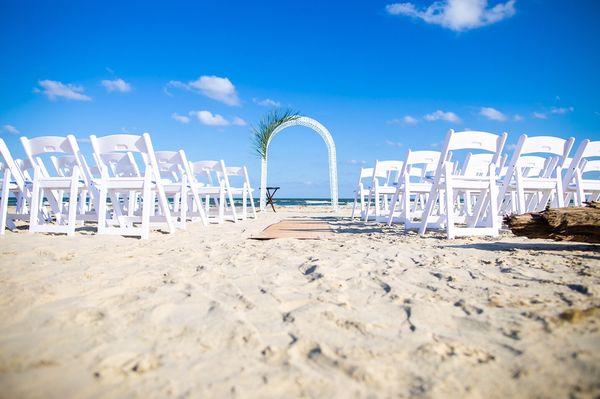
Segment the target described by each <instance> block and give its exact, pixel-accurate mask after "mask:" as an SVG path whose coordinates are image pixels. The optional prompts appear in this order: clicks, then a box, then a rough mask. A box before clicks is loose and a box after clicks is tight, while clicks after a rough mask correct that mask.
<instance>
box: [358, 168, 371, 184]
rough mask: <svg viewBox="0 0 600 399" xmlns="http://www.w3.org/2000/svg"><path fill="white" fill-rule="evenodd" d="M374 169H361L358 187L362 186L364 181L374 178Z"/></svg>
mask: <svg viewBox="0 0 600 399" xmlns="http://www.w3.org/2000/svg"><path fill="white" fill-rule="evenodd" d="M373 170H374V168H360V173H359V175H358V183H356V184H357V186H358V185H360V184H361V183H362V182H363V180H364V179H370V178H372V177H373Z"/></svg>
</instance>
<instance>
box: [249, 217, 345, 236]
mask: <svg viewBox="0 0 600 399" xmlns="http://www.w3.org/2000/svg"><path fill="white" fill-rule="evenodd" d="M334 234H335V233H334V231H333V230H332V229H331V226H330V225H329V223H327V222H323V221H320V220H311V219H304V220H303V219H284V220H282V221H281V222H279V223H275V224H272V225H270V226H268V227H267V228H266V229H264V230H263V231H261V232H260V233H259V234H257V235H253V236H251V237H250V238H252V239H254V240H272V239H275V238H296V239H299V240H321V239H326V238H333V236H334Z"/></svg>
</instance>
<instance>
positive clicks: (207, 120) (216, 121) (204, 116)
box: [190, 111, 229, 126]
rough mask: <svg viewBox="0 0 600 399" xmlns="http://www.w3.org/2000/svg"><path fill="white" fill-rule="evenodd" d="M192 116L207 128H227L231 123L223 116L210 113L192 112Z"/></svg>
mask: <svg viewBox="0 0 600 399" xmlns="http://www.w3.org/2000/svg"><path fill="white" fill-rule="evenodd" d="M190 115H191V116H195V117H196V118H198V120H199V121H200V123H202V124H203V125H207V126H227V125H229V121H228V120H227V119H225V118H224V117H223V116H222V115H219V114H213V113H212V112H210V111H190Z"/></svg>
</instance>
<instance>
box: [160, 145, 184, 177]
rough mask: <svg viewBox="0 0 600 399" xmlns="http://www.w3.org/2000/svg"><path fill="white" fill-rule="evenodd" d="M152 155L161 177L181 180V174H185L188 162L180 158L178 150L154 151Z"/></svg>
mask: <svg viewBox="0 0 600 399" xmlns="http://www.w3.org/2000/svg"><path fill="white" fill-rule="evenodd" d="M154 155H155V156H156V162H158V170H159V172H160V174H161V177H162V178H163V179H169V180H172V181H181V178H182V176H183V175H184V174H185V175H187V172H188V171H187V169H189V164H187V161H186V160H185V158H182V156H181V152H180V151H155V152H154ZM186 165H187V166H186Z"/></svg>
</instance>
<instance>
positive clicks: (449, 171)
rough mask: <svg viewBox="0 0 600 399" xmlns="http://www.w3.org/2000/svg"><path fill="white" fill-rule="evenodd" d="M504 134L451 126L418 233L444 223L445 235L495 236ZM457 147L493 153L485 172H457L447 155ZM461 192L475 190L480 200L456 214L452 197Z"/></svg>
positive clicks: (497, 222)
mask: <svg viewBox="0 0 600 399" xmlns="http://www.w3.org/2000/svg"><path fill="white" fill-rule="evenodd" d="M506 137H507V134H506V133H503V134H502V135H496V134H492V133H487V132H478V131H464V132H454V130H452V129H450V131H448V134H447V135H446V140H445V142H444V146H443V150H442V151H441V154H440V159H439V163H438V166H437V168H436V172H435V175H434V176H435V177H434V179H433V184H432V187H431V190H430V192H429V196H428V198H427V203H426V205H425V210H424V211H423V215H422V220H421V223H420V226H419V234H420V235H424V234H425V232H426V231H427V228H429V227H433V228H443V227H445V229H446V234H447V237H448V238H454V237H456V236H477V235H486V236H493V237H495V236H497V235H498V231H499V229H500V218H499V216H498V206H497V199H498V186H497V178H498V177H497V171H498V168H499V166H500V162H501V153H502V149H503V148H504V143H505V142H506ZM459 150H478V151H484V152H488V153H492V154H493V156H492V160H491V162H490V163H489V165H488V173H487V174H486V175H485V176H464V175H461V174H460V173H457V169H456V168H455V165H454V163H453V162H450V161H447V159H448V155H449V153H450V152H451V151H452V152H454V151H459ZM459 170H460V168H459ZM464 192H477V195H478V196H479V200H478V201H477V204H476V205H475V206H474V209H473V212H472V215H470V216H469V215H464V217H459V215H457V211H458V212H459V213H460V207H458V206H457V203H456V201H455V199H456V193H464ZM438 199H439V202H438ZM463 219H464V220H463ZM460 222H464V223H465V224H466V226H464V227H463V226H457V225H456V224H457V223H460ZM406 226H407V227H413V226H414V225H412V224H410V225H409V223H406Z"/></svg>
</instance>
